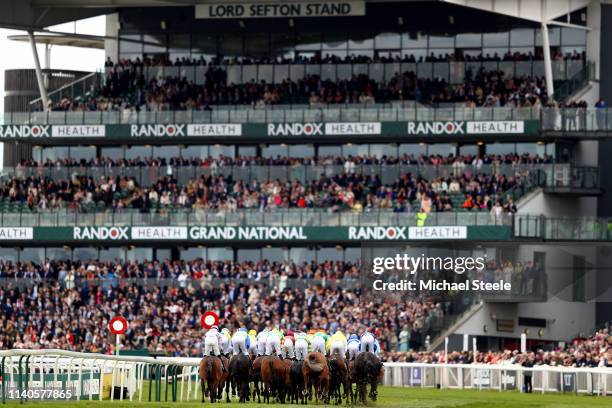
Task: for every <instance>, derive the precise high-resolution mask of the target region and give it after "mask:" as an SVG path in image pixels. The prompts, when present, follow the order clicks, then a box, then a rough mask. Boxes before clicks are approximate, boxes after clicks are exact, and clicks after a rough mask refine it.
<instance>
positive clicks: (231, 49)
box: [219, 32, 244, 58]
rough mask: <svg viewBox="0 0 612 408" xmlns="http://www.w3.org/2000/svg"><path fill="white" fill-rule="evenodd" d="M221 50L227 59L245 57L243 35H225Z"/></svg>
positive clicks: (220, 45) (220, 46) (220, 44)
mask: <svg viewBox="0 0 612 408" xmlns="http://www.w3.org/2000/svg"><path fill="white" fill-rule="evenodd" d="M219 49H220V52H221V54H222V55H223V56H224V57H225V58H236V57H242V56H244V52H243V50H242V33H236V32H233V33H224V34H223V39H222V41H220V42H219Z"/></svg>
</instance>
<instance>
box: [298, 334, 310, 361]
mask: <svg viewBox="0 0 612 408" xmlns="http://www.w3.org/2000/svg"><path fill="white" fill-rule="evenodd" d="M309 346H310V342H309V341H308V335H306V334H305V333H298V334H296V335H295V358H296V359H297V360H300V361H301V360H304V359H305V358H306V355H307V354H308V347H309Z"/></svg>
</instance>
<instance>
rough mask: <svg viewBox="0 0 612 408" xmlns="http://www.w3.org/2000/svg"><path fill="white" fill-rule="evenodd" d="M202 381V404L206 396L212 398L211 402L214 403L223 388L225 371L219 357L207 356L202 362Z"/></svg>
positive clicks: (200, 371)
mask: <svg viewBox="0 0 612 408" xmlns="http://www.w3.org/2000/svg"><path fill="white" fill-rule="evenodd" d="M199 374H200V381H201V382H202V402H204V401H205V399H206V396H207V395H208V396H210V402H212V403H214V402H215V401H216V400H217V399H219V398H218V395H219V392H220V390H221V389H222V388H223V375H224V374H223V369H222V367H221V360H219V357H215V356H206V357H204V358H203V359H202V361H200V370H199Z"/></svg>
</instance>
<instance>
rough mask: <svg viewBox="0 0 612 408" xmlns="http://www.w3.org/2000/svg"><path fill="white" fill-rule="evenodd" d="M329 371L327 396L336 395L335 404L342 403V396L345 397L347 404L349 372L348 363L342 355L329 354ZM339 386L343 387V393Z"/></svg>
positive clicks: (332, 396)
mask: <svg viewBox="0 0 612 408" xmlns="http://www.w3.org/2000/svg"><path fill="white" fill-rule="evenodd" d="M328 362H329V373H330V380H331V381H330V386H329V397H330V398H334V397H336V404H337V405H340V404H342V398H346V402H347V404H348V403H349V388H350V384H349V373H348V364H347V362H346V359H345V358H344V356H342V355H339V354H332V355H331V356H329V359H328ZM340 386H342V388H343V391H344V392H343V393H341V392H340Z"/></svg>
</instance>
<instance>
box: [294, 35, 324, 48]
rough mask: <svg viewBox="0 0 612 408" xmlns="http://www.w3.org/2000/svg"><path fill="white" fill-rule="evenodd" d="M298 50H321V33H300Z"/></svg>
mask: <svg viewBox="0 0 612 408" xmlns="http://www.w3.org/2000/svg"><path fill="white" fill-rule="evenodd" d="M296 49H297V50H298V51H320V50H321V34H320V33H300V34H298V36H297V46H296Z"/></svg>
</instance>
